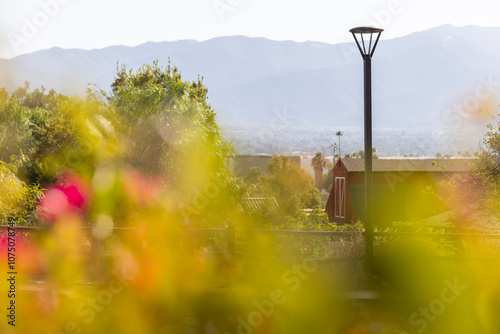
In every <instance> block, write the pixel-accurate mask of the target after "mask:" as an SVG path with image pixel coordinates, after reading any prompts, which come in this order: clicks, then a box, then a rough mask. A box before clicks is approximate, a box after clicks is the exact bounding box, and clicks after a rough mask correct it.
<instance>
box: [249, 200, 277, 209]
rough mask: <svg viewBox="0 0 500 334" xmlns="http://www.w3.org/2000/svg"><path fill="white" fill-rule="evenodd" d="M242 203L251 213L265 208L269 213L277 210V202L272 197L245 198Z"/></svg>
mask: <svg viewBox="0 0 500 334" xmlns="http://www.w3.org/2000/svg"><path fill="white" fill-rule="evenodd" d="M244 203H245V205H246V206H247V207H248V208H249V209H250V210H251V211H257V210H259V209H262V208H265V207H267V208H268V209H269V210H271V211H277V210H278V202H276V199H275V198H274V197H247V198H245V201H244Z"/></svg>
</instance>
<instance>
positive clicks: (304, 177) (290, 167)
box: [262, 155, 321, 215]
mask: <svg viewBox="0 0 500 334" xmlns="http://www.w3.org/2000/svg"><path fill="white" fill-rule="evenodd" d="M268 169H269V173H270V176H268V175H263V177H262V180H263V183H264V191H265V193H266V195H268V196H273V197H276V200H277V201H278V204H279V206H280V209H281V210H282V212H283V213H284V214H286V215H296V214H298V213H299V211H300V210H301V209H302V208H305V207H313V206H315V205H318V204H319V203H321V198H320V196H319V191H318V189H317V188H315V187H314V185H313V180H312V177H311V175H310V174H309V173H308V172H306V171H305V170H303V169H302V168H300V167H299V166H297V165H295V164H293V163H291V162H290V158H289V157H287V156H284V155H273V157H272V158H271V161H270V162H269V165H268Z"/></svg>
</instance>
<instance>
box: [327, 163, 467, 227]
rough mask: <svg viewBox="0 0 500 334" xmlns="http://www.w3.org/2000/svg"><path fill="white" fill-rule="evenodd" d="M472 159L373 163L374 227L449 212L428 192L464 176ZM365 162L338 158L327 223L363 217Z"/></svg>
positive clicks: (343, 221) (328, 206)
mask: <svg viewBox="0 0 500 334" xmlns="http://www.w3.org/2000/svg"><path fill="white" fill-rule="evenodd" d="M472 161H473V159H411V158H409V159H374V160H373V200H374V202H373V211H374V212H373V213H374V223H375V224H376V225H379V226H389V225H390V224H391V223H392V222H393V221H415V220H420V219H424V218H428V217H430V216H434V215H437V214H440V213H443V212H445V211H447V210H448V208H446V207H445V205H444V203H443V202H442V200H441V199H439V198H438V197H437V196H435V194H433V193H432V191H429V190H430V189H434V190H436V189H437V187H438V185H439V183H440V182H441V181H443V180H444V179H447V178H449V177H450V176H451V175H452V174H454V173H467V172H468V171H469V170H470V164H471V162H472ZM364 164H365V162H364V159H353V158H341V159H339V160H338V161H337V163H336V164H335V166H334V168H333V186H332V189H331V191H330V196H329V198H328V202H327V204H326V209H325V211H326V212H327V213H328V217H329V220H330V222H334V223H336V224H339V225H341V224H351V223H353V222H355V221H357V220H359V219H362V218H363V216H364V182H365V175H364V174H365V173H364Z"/></svg>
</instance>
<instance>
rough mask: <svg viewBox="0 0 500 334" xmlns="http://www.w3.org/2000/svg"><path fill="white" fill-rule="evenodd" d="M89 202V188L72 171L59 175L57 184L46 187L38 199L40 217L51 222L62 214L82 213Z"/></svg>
mask: <svg viewBox="0 0 500 334" xmlns="http://www.w3.org/2000/svg"><path fill="white" fill-rule="evenodd" d="M89 202H90V188H89V186H88V184H87V182H86V181H85V180H83V179H82V178H81V177H79V176H78V175H76V174H73V173H72V172H65V173H62V175H61V176H60V177H59V182H58V184H57V185H55V186H53V187H51V188H49V189H47V190H46V191H45V193H44V198H43V199H42V200H41V201H40V205H39V210H40V217H42V219H43V220H44V221H47V222H53V221H55V220H57V219H58V218H60V217H61V216H64V215H79V214H82V213H83V212H84V211H85V209H86V208H87V207H88V205H89Z"/></svg>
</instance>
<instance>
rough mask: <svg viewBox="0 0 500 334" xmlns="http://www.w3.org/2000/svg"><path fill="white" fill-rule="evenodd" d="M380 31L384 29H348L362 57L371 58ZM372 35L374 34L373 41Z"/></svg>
mask: <svg viewBox="0 0 500 334" xmlns="http://www.w3.org/2000/svg"><path fill="white" fill-rule="evenodd" d="M382 31H384V29H380V28H374V27H356V28H352V29H351V30H349V32H351V33H352V35H353V36H354V40H355V41H356V44H357V45H358V49H359V52H361V56H362V57H363V59H365V58H370V59H371V58H372V57H373V53H374V52H375V48H376V47H377V43H378V39H379V38H380V34H382ZM373 35H376V38H375V42H373ZM358 37H359V39H358Z"/></svg>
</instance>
